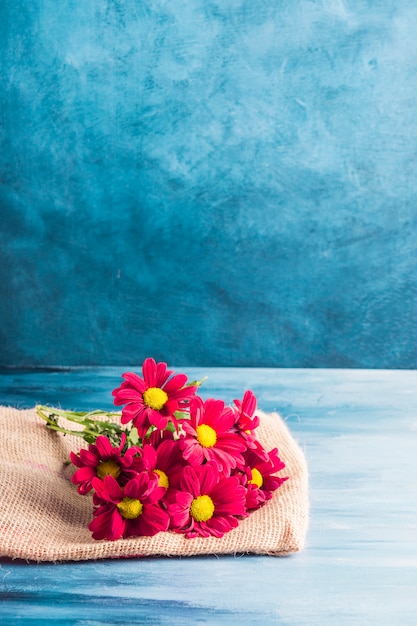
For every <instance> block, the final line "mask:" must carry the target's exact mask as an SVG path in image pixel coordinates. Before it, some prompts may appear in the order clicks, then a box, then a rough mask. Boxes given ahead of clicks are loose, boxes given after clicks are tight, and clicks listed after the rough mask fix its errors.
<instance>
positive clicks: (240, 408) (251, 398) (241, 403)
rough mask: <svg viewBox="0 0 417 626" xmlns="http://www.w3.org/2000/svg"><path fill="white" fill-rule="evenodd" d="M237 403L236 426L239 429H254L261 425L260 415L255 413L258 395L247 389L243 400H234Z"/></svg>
mask: <svg viewBox="0 0 417 626" xmlns="http://www.w3.org/2000/svg"><path fill="white" fill-rule="evenodd" d="M234 403H235V405H236V409H235V411H236V426H237V427H238V428H239V430H243V431H247V430H249V431H253V430H255V428H258V426H259V417H257V416H256V415H255V411H256V396H255V394H254V393H253V392H252V391H250V390H248V391H245V394H244V396H243V400H234Z"/></svg>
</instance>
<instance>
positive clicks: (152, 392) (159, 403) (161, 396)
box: [143, 387, 168, 411]
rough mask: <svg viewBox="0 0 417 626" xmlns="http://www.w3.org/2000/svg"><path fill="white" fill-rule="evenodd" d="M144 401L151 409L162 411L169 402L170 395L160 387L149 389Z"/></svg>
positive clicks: (144, 395)
mask: <svg viewBox="0 0 417 626" xmlns="http://www.w3.org/2000/svg"><path fill="white" fill-rule="evenodd" d="M143 400H144V402H145V404H147V405H148V406H149V407H150V408H151V409H154V410H155V411H160V410H161V409H162V407H163V406H164V404H165V403H166V401H167V400H168V395H167V394H166V393H165V391H164V390H163V389H160V388H159V387H149V389H147V390H146V391H145V393H144V394H143Z"/></svg>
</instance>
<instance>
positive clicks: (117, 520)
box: [107, 508, 126, 541]
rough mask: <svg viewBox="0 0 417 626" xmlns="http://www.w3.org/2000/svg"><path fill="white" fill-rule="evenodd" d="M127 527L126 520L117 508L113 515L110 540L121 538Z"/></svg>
mask: <svg viewBox="0 0 417 626" xmlns="http://www.w3.org/2000/svg"><path fill="white" fill-rule="evenodd" d="M125 528H126V520H125V519H124V518H123V517H122V516H121V515H120V513H119V511H118V510H117V508H115V509H114V511H113V513H112V516H111V520H110V527H109V529H108V533H107V539H109V540H110V541H115V540H116V539H120V537H122V536H123V534H124V531H125Z"/></svg>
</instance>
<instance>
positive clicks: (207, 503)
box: [190, 496, 214, 522]
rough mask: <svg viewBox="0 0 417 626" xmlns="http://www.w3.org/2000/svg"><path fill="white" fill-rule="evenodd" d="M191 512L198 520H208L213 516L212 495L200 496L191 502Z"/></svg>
mask: <svg viewBox="0 0 417 626" xmlns="http://www.w3.org/2000/svg"><path fill="white" fill-rule="evenodd" d="M190 513H191V515H192V517H193V518H194V519H195V521H196V522H207V520H208V519H210V518H211V517H213V513H214V504H213V500H212V499H211V498H210V496H198V498H194V500H193V501H192V502H191V508H190Z"/></svg>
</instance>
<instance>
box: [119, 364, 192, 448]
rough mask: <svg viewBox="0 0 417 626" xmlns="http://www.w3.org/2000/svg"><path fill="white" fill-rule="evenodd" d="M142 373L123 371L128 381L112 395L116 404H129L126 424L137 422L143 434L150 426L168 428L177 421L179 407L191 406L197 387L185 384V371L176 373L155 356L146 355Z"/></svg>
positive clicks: (123, 418) (124, 415) (125, 413)
mask: <svg viewBox="0 0 417 626" xmlns="http://www.w3.org/2000/svg"><path fill="white" fill-rule="evenodd" d="M142 373H143V378H141V377H140V376H138V375H137V374H134V373H133V372H128V373H126V374H123V378H124V379H125V381H124V382H123V383H122V384H121V385H120V387H118V388H117V389H115V390H114V391H113V394H112V395H113V396H114V404H115V405H126V406H124V407H123V409H122V419H121V421H122V424H127V423H128V422H133V424H134V426H135V427H136V428H137V429H138V432H139V436H140V437H142V438H143V437H145V435H146V433H147V431H148V429H149V427H150V426H156V428H158V429H159V430H164V428H166V426H167V424H168V421H169V420H172V421H173V422H174V423H176V421H175V417H174V413H175V411H178V410H184V409H185V408H187V407H188V404H189V402H190V400H191V399H192V398H193V396H194V394H195V392H196V390H197V387H194V386H188V387H185V386H184V385H185V384H186V382H187V376H185V374H177V375H175V376H172V374H173V372H172V371H171V370H168V369H167V365H166V363H156V362H155V361H154V359H150V358H149V359H145V361H144V363H143V366H142Z"/></svg>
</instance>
